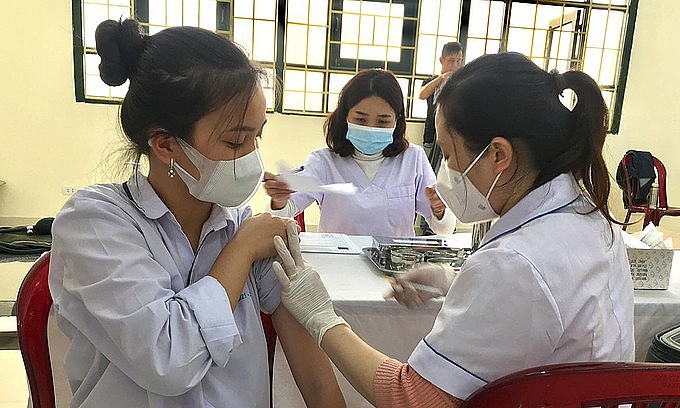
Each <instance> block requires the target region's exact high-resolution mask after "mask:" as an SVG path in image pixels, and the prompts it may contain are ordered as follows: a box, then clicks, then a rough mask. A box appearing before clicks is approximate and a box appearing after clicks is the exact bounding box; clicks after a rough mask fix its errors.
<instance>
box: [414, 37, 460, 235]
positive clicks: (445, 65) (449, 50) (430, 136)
mask: <svg viewBox="0 0 680 408" xmlns="http://www.w3.org/2000/svg"><path fill="white" fill-rule="evenodd" d="M439 62H440V63H441V64H442V72H441V74H439V75H434V76H432V77H430V78H428V79H426V80H425V81H423V85H422V87H421V88H420V93H419V94H418V98H419V99H426V100H427V117H426V118H425V131H424V132H423V147H424V148H425V153H427V159H428V160H429V162H430V165H431V166H432V170H434V173H435V174H437V172H438V171H439V165H440V163H441V161H442V151H441V148H440V147H439V145H437V143H436V142H437V133H436V129H435V126H434V115H435V106H434V100H435V98H436V97H437V94H439V90H440V89H441V87H442V85H444V82H446V79H447V78H448V77H449V75H451V74H452V73H454V72H456V71H457V70H458V68H460V67H461V65H462V64H463V47H461V46H460V44H459V43H457V42H448V43H446V44H444V47H443V48H442V55H441V57H439ZM426 194H437V193H436V192H434V191H426ZM420 227H421V229H422V231H423V235H434V232H433V231H432V230H431V229H430V227H429V225H428V224H427V222H426V221H425V220H423V219H421V220H420ZM451 233H453V231H451Z"/></svg>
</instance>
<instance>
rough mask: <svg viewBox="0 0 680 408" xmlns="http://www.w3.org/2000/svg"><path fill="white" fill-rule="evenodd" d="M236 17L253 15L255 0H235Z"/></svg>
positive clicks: (250, 16)
mask: <svg viewBox="0 0 680 408" xmlns="http://www.w3.org/2000/svg"><path fill="white" fill-rule="evenodd" d="M233 4H234V17H246V18H252V17H253V0H236V1H234V3H233Z"/></svg>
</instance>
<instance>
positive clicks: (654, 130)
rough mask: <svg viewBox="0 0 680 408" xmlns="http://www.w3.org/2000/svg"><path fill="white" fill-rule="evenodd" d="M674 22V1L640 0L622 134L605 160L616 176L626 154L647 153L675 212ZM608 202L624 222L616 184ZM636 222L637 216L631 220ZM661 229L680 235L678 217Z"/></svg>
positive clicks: (677, 110) (679, 170)
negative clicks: (661, 171)
mask: <svg viewBox="0 0 680 408" xmlns="http://www.w3.org/2000/svg"><path fill="white" fill-rule="evenodd" d="M678 18H680V2H678V1H669V0H641V1H640V7H639V10H638V18H637V24H636V27H635V37H634V41H633V54H632V59H631V64H630V71H629V75H628V84H627V87H626V95H625V100H624V103H623V115H622V121H621V132H620V134H619V135H611V136H610V137H609V138H608V141H607V148H608V150H607V158H608V164H609V169H610V172H611V173H612V174H615V172H616V166H617V165H618V163H619V161H620V160H621V157H622V156H623V154H624V153H625V152H626V151H627V150H630V149H635V150H648V151H651V152H652V153H653V154H654V155H655V156H656V157H658V158H659V159H660V160H661V161H662V162H663V163H664V164H665V166H666V170H667V171H668V183H669V184H668V197H669V203H670V205H675V206H676V207H680V98H679V97H678V95H679V93H680V92H679V91H680V76H679V75H678V66H680V54H679V53H678V51H677V46H676V43H677V39H678V38H680V25H679V24H678ZM614 183H615V182H614ZM610 202H611V203H612V206H613V207H614V206H615V207H614V210H615V212H616V213H617V214H619V215H620V216H621V217H620V218H623V215H625V212H624V211H623V210H622V204H621V190H620V189H619V188H618V186H616V184H613V187H612V195H611V198H610ZM637 218H639V216H637V217H634V219H637ZM660 226H662V227H664V228H665V229H667V230H670V231H672V232H674V233H675V234H677V233H679V232H680V217H666V218H662V220H661V223H660ZM637 229H639V225H638V226H637ZM678 245H679V244H676V247H677V246H678Z"/></svg>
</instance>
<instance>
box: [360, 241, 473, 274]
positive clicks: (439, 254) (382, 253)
mask: <svg viewBox="0 0 680 408" xmlns="http://www.w3.org/2000/svg"><path fill="white" fill-rule="evenodd" d="M361 250H362V252H363V253H364V255H366V257H367V258H368V259H370V261H371V263H372V264H373V266H375V267H376V268H377V269H378V270H379V271H380V272H382V273H384V274H385V275H388V276H392V275H395V274H400V273H406V272H408V271H409V270H410V269H411V268H412V265H408V264H404V263H398V262H393V261H392V260H393V259H394V258H393V256H392V252H393V251H400V250H408V251H410V252H417V253H419V254H421V256H422V259H421V260H420V262H428V261H429V262H436V259H437V258H440V259H441V258H447V259H446V263H448V264H450V265H451V266H453V267H454V269H456V270H459V269H460V268H461V267H462V266H463V263H464V262H465V259H467V257H468V256H469V255H470V254H471V253H472V250H471V249H470V248H437V249H413V248H409V247H401V248H396V247H392V248H387V249H378V248H375V247H366V248H362V249H361ZM449 261H450V262H449Z"/></svg>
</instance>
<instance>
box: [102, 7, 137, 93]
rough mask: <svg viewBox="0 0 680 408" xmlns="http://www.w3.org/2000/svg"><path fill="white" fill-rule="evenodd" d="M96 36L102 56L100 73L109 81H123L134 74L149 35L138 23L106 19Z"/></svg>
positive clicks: (113, 84)
mask: <svg viewBox="0 0 680 408" xmlns="http://www.w3.org/2000/svg"><path fill="white" fill-rule="evenodd" d="M94 36H95V42H96V46H97V54H99V56H100V57H101V63H100V64H99V76H100V77H101V79H102V81H104V83H105V84H107V85H110V86H119V85H122V84H123V83H124V82H125V81H126V80H127V79H128V78H131V77H132V76H133V75H134V73H135V71H136V69H137V64H138V62H139V57H140V55H141V53H142V51H144V47H145V45H146V38H147V37H146V36H145V35H144V34H143V33H142V32H141V27H140V25H139V23H138V22H137V21H135V20H131V19H126V20H124V21H122V22H120V21H115V20H106V21H103V22H102V23H100V24H99V25H98V26H97V30H96V31H95V34H94Z"/></svg>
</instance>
